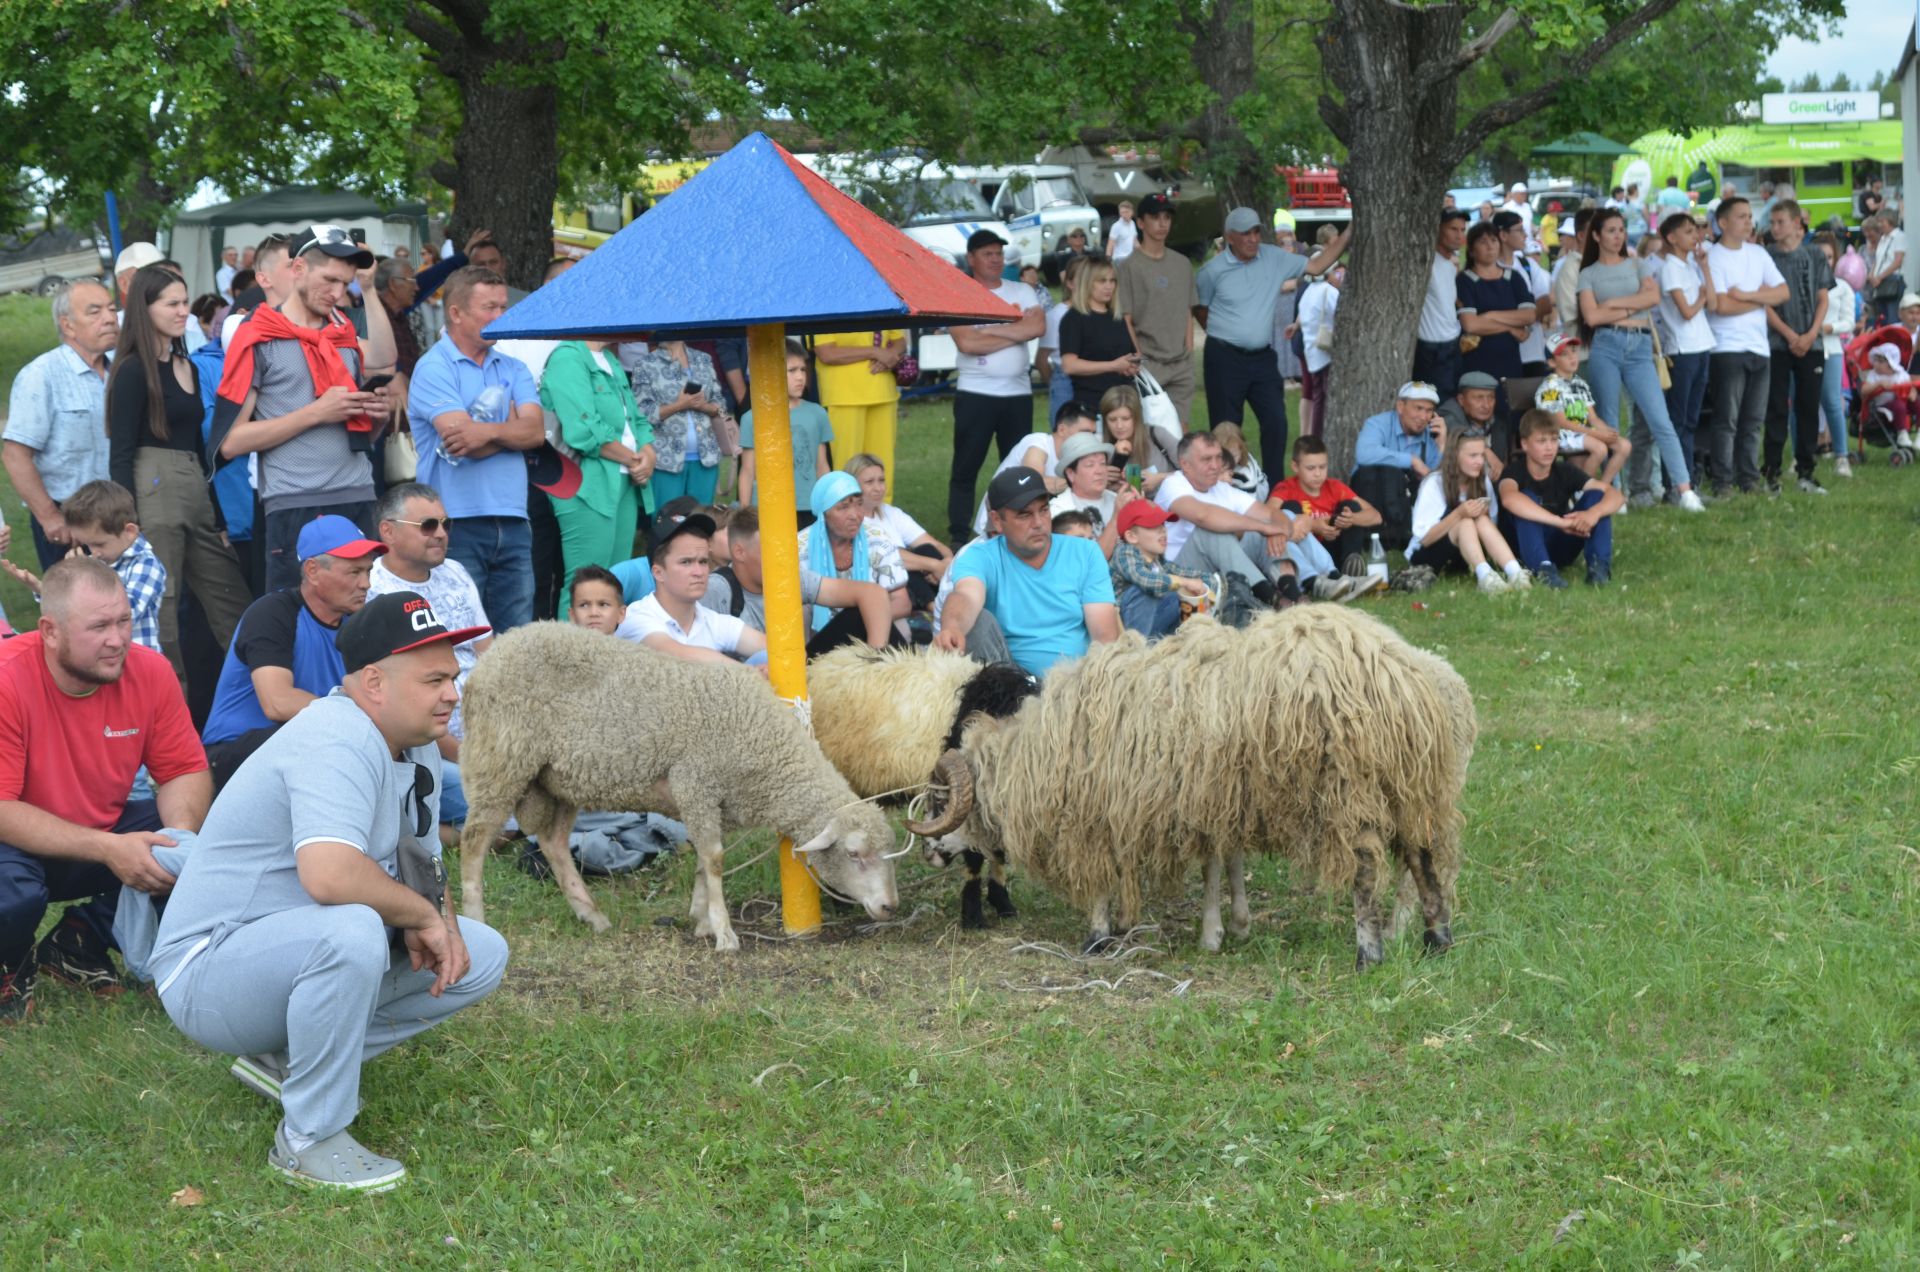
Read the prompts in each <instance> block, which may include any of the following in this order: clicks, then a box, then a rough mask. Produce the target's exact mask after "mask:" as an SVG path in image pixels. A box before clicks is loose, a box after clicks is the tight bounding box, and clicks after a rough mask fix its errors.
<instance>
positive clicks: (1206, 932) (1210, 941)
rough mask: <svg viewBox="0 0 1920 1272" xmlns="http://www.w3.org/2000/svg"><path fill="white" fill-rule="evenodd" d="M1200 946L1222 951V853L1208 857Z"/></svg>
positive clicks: (1215, 952) (1207, 950)
mask: <svg viewBox="0 0 1920 1272" xmlns="http://www.w3.org/2000/svg"><path fill="white" fill-rule="evenodd" d="M1200 948H1201V949H1203V950H1205V951H1206V952H1207V953H1209V954H1218V953H1219V952H1220V854H1219V853H1218V852H1215V853H1212V854H1210V855H1209V856H1208V857H1207V898H1206V903H1205V909H1204V910H1203V911H1202V912H1201V915H1200Z"/></svg>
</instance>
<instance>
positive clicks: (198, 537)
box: [107, 265, 253, 689]
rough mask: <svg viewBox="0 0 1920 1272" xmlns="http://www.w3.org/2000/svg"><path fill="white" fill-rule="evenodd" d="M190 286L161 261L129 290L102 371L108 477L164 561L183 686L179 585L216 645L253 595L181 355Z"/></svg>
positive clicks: (171, 654) (171, 642) (166, 642)
mask: <svg viewBox="0 0 1920 1272" xmlns="http://www.w3.org/2000/svg"><path fill="white" fill-rule="evenodd" d="M192 321H193V316H192V314H191V313H190V312H189V310H188V301H187V285H186V284H185V283H183V282H181V281H180V279H179V277H178V276H177V275H175V274H174V273H173V272H172V271H170V270H167V269H163V268H161V267H160V266H158V265H148V266H145V267H143V268H142V269H141V270H140V272H139V273H137V274H135V275H134V276H133V281H132V283H130V284H129V285H128V287H127V306H126V316H125V321H124V322H123V324H122V326H121V328H120V344H119V346H118V348H116V349H115V350H114V357H113V370H112V372H111V373H110V374H109V375H108V376H107V474H108V476H110V477H111V478H113V480H114V481H115V482H117V483H119V484H120V485H122V486H124V487H126V488H127V489H128V490H130V491H132V492H133V502H134V510H135V514H136V516H137V517H138V519H139V523H140V531H141V533H142V534H144V535H146V536H147V542H148V544H150V545H151V546H152V548H153V554H154V555H155V556H156V557H158V558H159V559H160V564H162V565H164V566H165V567H166V568H167V587H166V591H165V592H164V593H163V594H162V597H161V601H160V648H161V649H162V651H164V652H165V653H166V655H167V658H168V660H169V661H170V662H172V663H173V670H174V674H175V675H177V676H179V677H180V684H181V686H182V688H183V689H184V688H185V686H186V667H185V664H184V663H183V662H182V661H181V658H180V589H181V588H182V587H191V588H192V589H193V594H194V596H195V597H196V598H197V599H198V600H199V602H200V607H201V608H202V609H203V610H205V611H206V614H207V622H208V624H209V625H210V626H211V627H212V628H213V638H214V639H215V640H217V641H219V642H220V647H221V648H222V649H224V648H226V647H227V646H228V645H231V644H232V643H233V633H234V629H235V628H236V627H238V626H239V624H240V615H241V614H243V613H245V612H246V608H247V606H248V604H250V603H251V602H252V600H253V596H252V593H250V592H249V591H248V590H247V582H246V577H245V575H243V574H242V573H241V571H240V561H239V558H238V557H236V556H235V555H234V552H233V548H232V547H231V546H229V545H228V543H227V539H226V535H225V534H223V533H222V531H221V527H220V522H219V518H218V517H217V515H216V514H215V511H214V506H213V496H212V494H211V492H210V490H209V488H208V486H207V472H206V467H205V464H204V462H203V460H202V458H201V455H202V451H201V443H200V421H201V419H202V418H203V416H204V415H205V408H204V407H203V406H202V404H201V401H200V378H199V374H198V372H197V371H196V369H195V367H194V364H193V362H192V360H191V359H189V358H188V357H187V346H186V340H185V335H186V330H187V324H188V323H189V322H192Z"/></svg>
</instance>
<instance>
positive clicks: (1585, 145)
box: [1532, 132, 1639, 159]
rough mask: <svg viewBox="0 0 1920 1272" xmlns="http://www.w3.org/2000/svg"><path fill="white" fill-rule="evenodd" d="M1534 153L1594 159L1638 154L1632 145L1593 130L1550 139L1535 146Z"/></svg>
mask: <svg viewBox="0 0 1920 1272" xmlns="http://www.w3.org/2000/svg"><path fill="white" fill-rule="evenodd" d="M1532 153H1533V154H1536V155H1585V156H1588V157H1591V158H1595V159H1612V158H1614V157H1616V156H1618V155H1631V154H1638V153H1639V152H1638V151H1636V150H1635V149H1634V148H1633V147H1632V146H1628V145H1623V144H1622V143H1620V142H1617V141H1613V140H1610V139H1609V138H1606V137H1602V136H1601V135H1600V134H1599V133H1594V132H1577V133H1574V134H1573V135H1572V136H1571V137H1562V138H1561V139H1560V140H1558V141H1550V142H1548V143H1547V144H1546V145H1544V146H1535V147H1534V148H1533V151H1532Z"/></svg>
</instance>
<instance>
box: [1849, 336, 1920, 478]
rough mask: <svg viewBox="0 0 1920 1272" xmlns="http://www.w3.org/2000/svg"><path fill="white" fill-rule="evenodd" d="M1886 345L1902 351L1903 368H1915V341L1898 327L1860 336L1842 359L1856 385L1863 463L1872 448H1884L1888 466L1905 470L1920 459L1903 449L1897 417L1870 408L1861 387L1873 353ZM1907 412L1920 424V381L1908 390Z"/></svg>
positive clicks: (1857, 430)
mask: <svg viewBox="0 0 1920 1272" xmlns="http://www.w3.org/2000/svg"><path fill="white" fill-rule="evenodd" d="M1883 344H1890V345H1893V346H1894V347H1895V348H1897V349H1899V350H1900V364H1901V365H1902V366H1911V365H1912V363H1913V337H1912V336H1911V335H1909V334H1908V332H1907V329H1906V328H1905V327H1902V326H1900V325H1899V324H1898V323H1894V324H1890V325H1888V326H1885V327H1878V328H1875V329H1874V330H1872V331H1869V332H1867V333H1866V334H1865V335H1863V336H1856V337H1854V338H1853V339H1852V340H1850V341H1848V342H1847V347H1846V350H1845V351H1844V353H1843V354H1842V355H1841V356H1842V357H1843V358H1844V359H1845V362H1846V367H1847V378H1848V379H1849V380H1850V381H1852V382H1853V385H1854V394H1853V427H1854V434H1853V435H1854V436H1855V437H1856V438H1858V439H1859V441H1860V462H1861V463H1865V462H1866V460H1867V447H1868V445H1869V444H1871V445H1874V446H1879V447H1884V448H1885V449H1886V451H1887V463H1888V464H1890V465H1892V466H1893V467H1895V468H1903V467H1905V466H1906V465H1908V464H1911V463H1913V462H1915V460H1917V459H1920V455H1916V454H1915V453H1914V450H1913V448H1912V447H1909V446H1902V445H1901V444H1900V439H1899V437H1898V436H1897V435H1896V432H1895V429H1894V426H1893V416H1892V415H1891V413H1889V412H1888V411H1887V409H1886V408H1885V407H1884V406H1882V407H1873V406H1869V405H1868V404H1867V400H1866V394H1864V393H1862V392H1860V391H1859V385H1860V383H1861V381H1862V380H1863V379H1865V377H1866V374H1867V372H1868V371H1869V370H1870V369H1871V367H1870V364H1869V359H1870V357H1871V355H1872V352H1873V350H1874V349H1875V348H1876V347H1877V346H1879V345H1883ZM1907 410H1908V412H1909V418H1910V419H1914V420H1916V421H1920V381H1916V382H1915V383H1914V384H1913V385H1912V386H1911V387H1909V388H1908V390H1907Z"/></svg>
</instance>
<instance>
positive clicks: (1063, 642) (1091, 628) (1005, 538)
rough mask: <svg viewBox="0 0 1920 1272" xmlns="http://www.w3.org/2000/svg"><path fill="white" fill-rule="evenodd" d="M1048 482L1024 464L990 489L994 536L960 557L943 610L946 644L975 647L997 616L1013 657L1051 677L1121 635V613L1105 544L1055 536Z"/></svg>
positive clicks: (942, 643) (941, 637) (938, 642)
mask: <svg viewBox="0 0 1920 1272" xmlns="http://www.w3.org/2000/svg"><path fill="white" fill-rule="evenodd" d="M1047 504H1048V494H1047V484H1046V482H1044V481H1043V480H1041V477H1040V474H1039V473H1037V472H1035V471H1034V470H1033V469H1031V468H1028V467H1026V466H1024V465H1021V466H1018V467H1014V468H1009V469H1008V470H1007V471H1005V472H1003V473H1001V474H999V475H998V476H996V477H995V478H994V479H993V482H992V484H991V485H989V486H988V487H987V520H988V525H989V527H990V528H991V529H992V531H993V535H994V537H993V538H991V539H989V540H987V541H985V542H983V543H977V544H974V545H973V546H972V547H971V548H969V549H968V551H967V552H966V553H965V554H964V555H962V556H959V557H956V558H955V559H954V563H953V577H954V586H953V593H952V594H951V595H950V596H948V597H947V602H946V605H945V607H944V608H943V609H942V610H941V611H940V631H939V634H938V635H936V636H935V637H934V638H933V643H934V645H935V646H936V647H938V648H940V649H951V650H956V651H963V652H975V651H974V650H972V649H969V641H968V639H967V638H968V636H969V635H970V634H972V633H973V632H974V629H975V627H976V625H980V626H984V624H981V623H980V618H981V615H982V614H987V615H991V616H992V618H993V620H994V622H995V623H996V624H997V625H998V627H999V629H1000V631H1001V633H1002V634H1003V635H1004V636H1005V638H1006V648H1007V650H1008V652H1010V653H1011V654H1012V656H1013V661H1015V662H1017V663H1019V664H1020V665H1021V666H1022V667H1024V668H1026V669H1027V670H1028V671H1030V672H1032V673H1033V674H1034V675H1036V676H1039V675H1045V674H1046V672H1047V669H1048V668H1050V667H1052V666H1053V665H1054V664H1055V663H1057V662H1062V661H1064V660H1066V659H1069V658H1078V657H1079V656H1080V655H1082V654H1084V653H1086V652H1087V646H1088V644H1090V643H1091V642H1092V641H1096V640H1097V641H1101V642H1103V643H1104V642H1106V641H1110V640H1114V639H1116V638H1117V637H1118V636H1119V635H1120V610H1119V608H1118V606H1116V605H1115V604H1114V599H1113V579H1112V576H1111V575H1110V574H1109V572H1108V570H1107V561H1106V558H1105V557H1104V556H1102V555H1101V553H1100V545H1099V544H1097V543H1095V542H1094V541H1093V540H1091V539H1079V538H1075V537H1073V536H1071V535H1059V534H1055V533H1053V520H1052V512H1051V510H1050V509H1049V508H1048V506H1047Z"/></svg>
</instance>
